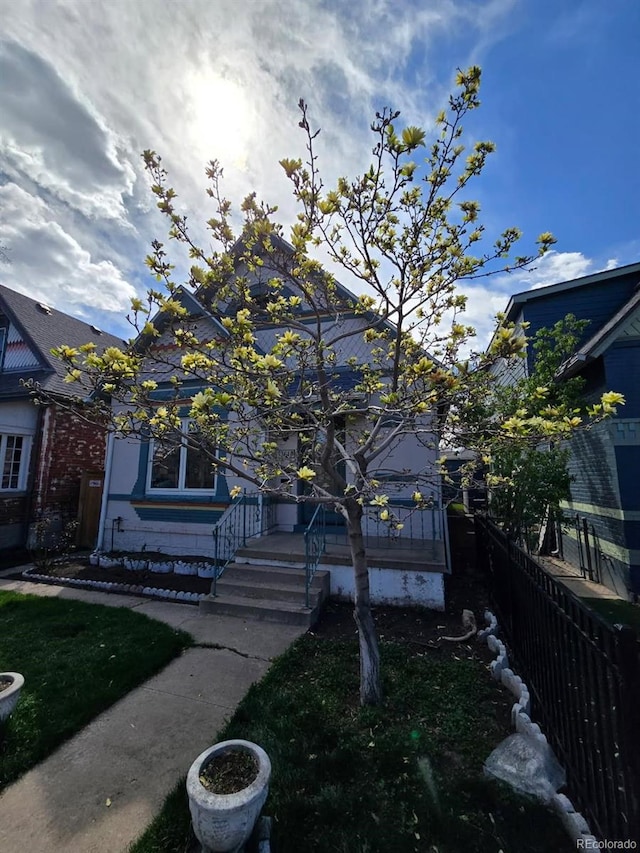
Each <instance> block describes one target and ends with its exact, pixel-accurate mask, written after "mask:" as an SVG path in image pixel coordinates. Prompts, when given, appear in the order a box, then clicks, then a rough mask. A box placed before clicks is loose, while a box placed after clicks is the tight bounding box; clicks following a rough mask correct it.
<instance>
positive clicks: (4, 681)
mask: <svg viewBox="0 0 640 853" xmlns="http://www.w3.org/2000/svg"><path fill="white" fill-rule="evenodd" d="M12 684H13V679H12V678H0V693H2V691H3V690H8V689H9V688H10V687H11V685H12Z"/></svg>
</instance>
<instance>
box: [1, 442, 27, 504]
mask: <svg viewBox="0 0 640 853" xmlns="http://www.w3.org/2000/svg"><path fill="white" fill-rule="evenodd" d="M29 441H30V438H29V436H27V435H10V434H8V433H0V491H11V492H20V491H24V490H25V489H26V484H27V471H28V467H29Z"/></svg>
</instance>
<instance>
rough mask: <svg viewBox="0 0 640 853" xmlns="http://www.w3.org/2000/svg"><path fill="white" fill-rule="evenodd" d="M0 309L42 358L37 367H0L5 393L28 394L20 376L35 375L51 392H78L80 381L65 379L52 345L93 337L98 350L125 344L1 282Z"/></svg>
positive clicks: (78, 343)
mask: <svg viewBox="0 0 640 853" xmlns="http://www.w3.org/2000/svg"><path fill="white" fill-rule="evenodd" d="M0 312H1V313H3V314H5V315H6V316H7V317H8V318H9V321H10V322H11V324H12V325H13V326H15V327H16V329H17V330H18V331H19V332H20V335H21V336H22V337H23V338H24V340H25V342H26V343H27V344H28V345H29V347H30V348H31V350H32V351H33V353H34V355H35V356H36V357H37V358H38V361H39V364H38V366H37V367H29V368H27V367H25V368H22V369H20V370H12V371H1V370H0V396H2V397H9V396H11V397H14V396H18V395H26V392H25V389H24V388H23V387H22V385H21V384H20V380H21V379H33V380H34V381H36V382H39V383H40V385H41V386H42V387H43V388H44V389H45V390H46V391H48V392H50V393H52V394H61V395H64V396H75V395H76V394H77V393H78V389H77V385H75V386H74V385H69V384H68V383H66V382H65V381H64V377H65V376H66V370H65V367H64V364H63V363H62V362H61V361H60V360H59V359H57V358H55V357H54V356H53V355H51V349H53V348H54V347H58V346H60V345H61V344H67V345H68V346H71V347H79V346H82V345H83V344H86V343H89V342H90V341H93V342H94V343H95V344H96V346H97V348H98V352H102V351H103V350H104V349H106V348H107V347H110V346H117V347H122V346H123V344H124V341H123V340H122V339H121V338H117V337H115V335H110V334H109V333H108V332H102V331H100V330H99V329H97V327H95V326H91V325H89V323H85V322H84V321H83V320H79V319H77V318H76V317H70V316H69V315H68V314H64V313H63V312H62V311H58V310H56V309H55V308H51V307H49V306H48V305H44V303H42V302H38V301H37V300H36V299H31V298H30V297H28V296H24V294H22V293H18V292H17V291H15V290H10V289H9V288H8V287H5V286H4V285H0Z"/></svg>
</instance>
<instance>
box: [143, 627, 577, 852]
mask: <svg viewBox="0 0 640 853" xmlns="http://www.w3.org/2000/svg"><path fill="white" fill-rule="evenodd" d="M382 653H383V667H384V669H383V671H384V674H385V694H386V697H387V698H386V701H385V704H384V706H383V707H382V708H379V709H360V708H359V707H358V704H357V692H358V691H357V687H358V654H357V646H356V644H355V643H353V642H349V641H338V640H320V639H317V638H314V637H311V636H308V635H307V636H305V637H302V638H301V639H300V640H299V641H298V642H297V643H296V644H295V645H294V646H293V647H292V649H290V650H289V651H288V652H287V653H286V654H285V655H283V656H282V657H281V658H280V659H279V660H278V661H276V662H275V664H274V665H273V666H272V668H271V670H270V671H269V673H268V674H267V675H266V677H265V678H264V679H263V680H262V681H261V682H260V683H259V684H257V685H254V686H253V687H252V688H251V690H250V691H249V693H248V694H247V696H246V697H245V699H244V701H243V702H242V703H241V704H240V706H239V708H238V710H237V712H236V714H235V715H234V717H233V718H232V720H231V721H230V723H229V724H228V725H227V727H226V728H225V730H224V731H223V732H222V733H221V734H220V736H219V738H217V739H218V740H221V739H226V738H228V737H243V738H247V739H249V740H253V741H256V742H257V743H259V744H261V745H262V746H263V747H264V748H265V749H266V750H267V752H268V753H269V755H270V757H271V761H272V765H273V775H272V781H271V792H270V795H269V800H268V801H267V805H266V807H265V813H266V814H270V815H272V816H273V817H274V819H275V821H274V835H275V845H274V846H275V849H276V850H277V851H278V853H299V851H301V850H304V851H309V853H378V851H379V853H383V851H384V853H394V851H398V853H401V852H402V853H409V851H420V853H428V851H432V853H462V851H464V853H474V851H475V853H498V851H503V853H512V852H513V853H516V851H517V853H534V851H535V853H548V851H550V850H553V851H554V853H560V851H569V850H572V849H573V846H572V845H571V843H570V841H569V839H568V837H567V836H566V835H565V833H564V831H563V830H562V828H561V826H560V824H559V822H558V821H557V820H556V818H555V816H554V815H552V814H551V813H550V812H548V811H547V810H546V809H545V808H543V807H542V806H540V805H538V804H537V803H535V802H532V801H530V800H528V799H527V800H525V799H524V798H519V797H516V796H515V795H513V794H512V793H511V792H509V791H508V790H506V789H505V788H504V787H503V786H500V785H498V784H494V783H490V782H488V781H487V780H485V779H484V778H483V776H482V763H483V761H484V759H485V758H486V757H487V755H488V754H489V752H490V751H491V750H492V749H493V747H494V746H496V745H497V744H498V743H499V742H500V740H502V739H503V738H504V737H505V736H506V735H507V734H510V733H511V732H510V730H509V729H507V728H506V724H505V723H504V713H503V712H502V713H498V714H497V713H496V705H500V704H501V703H502V699H501V698H500V697H499V691H500V688H499V687H498V686H497V685H496V684H495V682H493V681H492V679H491V678H490V676H489V674H488V672H487V669H486V666H485V665H484V664H483V663H482V662H480V661H478V660H462V659H461V660H456V659H455V656H453V655H441V654H438V653H437V652H433V651H428V652H426V653H421V654H415V653H414V654H412V653H411V652H410V650H409V648H408V647H407V646H404V645H400V644H395V643H384V644H383V647H382ZM499 698H500V701H498V700H499ZM501 707H502V709H504V704H502V705H501ZM499 719H501V720H502V721H503V722H502V723H499V722H498V720H499ZM212 734H213V733H212ZM186 769H187V768H186V767H185V770H186ZM188 847H189V814H188V807H187V801H186V795H185V793H184V782H181V783H180V784H179V785H178V786H177V787H176V789H175V790H174V792H173V793H172V794H171V795H170V796H169V797H168V799H167V801H166V803H165V807H164V810H163V811H162V813H161V814H160V815H159V817H158V818H156V820H155V821H154V823H153V824H152V825H151V826H150V828H149V829H148V830H147V832H146V834H145V835H144V836H143V837H142V838H141V839H139V840H138V842H137V843H136V844H134V845H133V847H132V848H131V853H172V851H173V853H178V851H180V853H184V851H185V850H187V849H188Z"/></svg>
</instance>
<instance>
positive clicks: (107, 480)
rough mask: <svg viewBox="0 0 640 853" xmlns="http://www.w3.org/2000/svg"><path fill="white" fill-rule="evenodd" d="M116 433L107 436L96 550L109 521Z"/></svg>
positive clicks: (100, 545) (102, 539)
mask: <svg viewBox="0 0 640 853" xmlns="http://www.w3.org/2000/svg"><path fill="white" fill-rule="evenodd" d="M114 442H115V435H114V434H113V433H112V432H110V433H109V435H108V436H107V450H106V456H105V460H104V483H103V484H102V501H101V504H100V520H99V521H98V539H97V542H96V548H95V549H96V551H101V550H102V545H103V543H104V529H105V525H106V522H107V505H108V503H109V489H110V487H111V472H112V470H113V445H114Z"/></svg>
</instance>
